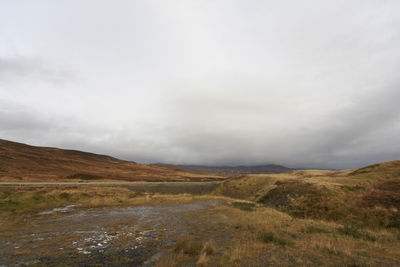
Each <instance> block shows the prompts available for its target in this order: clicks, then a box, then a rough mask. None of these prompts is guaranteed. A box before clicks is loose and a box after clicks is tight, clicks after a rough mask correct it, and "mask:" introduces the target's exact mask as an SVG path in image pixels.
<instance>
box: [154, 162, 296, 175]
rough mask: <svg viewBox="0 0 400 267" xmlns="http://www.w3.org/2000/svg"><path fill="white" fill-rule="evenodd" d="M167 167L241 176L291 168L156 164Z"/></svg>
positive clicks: (208, 173)
mask: <svg viewBox="0 0 400 267" xmlns="http://www.w3.org/2000/svg"><path fill="white" fill-rule="evenodd" d="M156 165H158V166H164V167H169V168H176V169H180V170H183V171H188V172H192V173H197V174H204V175H206V174H207V175H220V176H227V177H232V176H241V175H245V174H261V173H282V172H288V171H291V170H293V169H290V168H287V167H284V166H281V165H276V164H265V165H253V166H206V165H173V164H161V163H159V164H156Z"/></svg>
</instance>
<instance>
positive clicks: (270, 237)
mask: <svg viewBox="0 0 400 267" xmlns="http://www.w3.org/2000/svg"><path fill="white" fill-rule="evenodd" d="M259 239H260V240H261V241H263V242H264V243H274V244H276V245H279V246H283V247H284V246H287V245H292V244H293V243H292V242H291V241H290V240H287V239H284V238H281V237H277V236H275V234H274V233H272V232H264V231H262V232H260V233H259Z"/></svg>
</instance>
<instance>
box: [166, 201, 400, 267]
mask: <svg viewBox="0 0 400 267" xmlns="http://www.w3.org/2000/svg"><path fill="white" fill-rule="evenodd" d="M197 213H198V215H197V216H201V215H202V214H201V212H200V211H199V212H197ZM211 215H213V216H218V217H219V218H221V219H223V220H225V221H226V223H227V224H230V225H232V227H230V228H229V227H228V228H224V231H225V232H227V233H229V234H230V235H231V239H230V240H229V241H228V240H225V241H224V242H223V243H219V244H218V253H213V254H211V255H203V256H202V253H201V250H200V245H198V246H197V250H196V251H197V252H196V253H193V254H191V253H185V255H186V258H185V259H184V260H182V258H179V257H177V258H175V263H174V264H176V265H177V266H182V264H183V263H184V262H190V259H191V258H192V259H193V260H196V262H197V263H198V264H201V265H200V266H265V264H274V265H279V266H282V265H284V266H310V265H314V266H315V265H326V266H346V265H357V266H360V265H361V266H364V265H366V266H371V265H373V266H374V265H397V264H400V261H399V259H400V242H399V241H400V240H399V239H398V238H399V237H398V233H397V232H393V231H388V230H385V229H383V230H366V229H362V228H357V227H356V226H351V227H348V226H346V225H342V224H339V223H335V222H327V221H323V220H314V219H300V218H295V217H292V216H290V215H288V214H286V213H283V212H279V211H277V210H275V209H273V208H268V207H262V206H258V207H256V209H255V210H254V211H245V210H241V209H239V208H237V207H234V206H228V207H218V208H215V209H214V210H213V211H212V213H205V214H203V216H211ZM346 227H347V228H346ZM221 231H222V230H221ZM199 236H200V233H199ZM190 240H192V242H193V240H196V239H195V237H192V238H191V239H190ZM185 242H189V241H187V239H186V241H185ZM196 242H197V241H196ZM198 242H200V241H198ZM179 244H182V243H179ZM193 244H195V243H192V245H193ZM178 246H182V245H178ZM185 246H188V245H185ZM188 247H190V246H188ZM195 247H196V246H195ZM192 250H194V249H193V248H191V249H189V251H192ZM178 251H182V250H178ZM173 253H176V251H175V252H173ZM183 265H184V264H183Z"/></svg>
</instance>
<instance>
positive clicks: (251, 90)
mask: <svg viewBox="0 0 400 267" xmlns="http://www.w3.org/2000/svg"><path fill="white" fill-rule="evenodd" d="M39 2H40V5H39V4H37V3H30V2H29V3H28V2H25V3H24V5H21V4H18V3H17V1H8V2H3V3H1V4H0V31H1V32H2V34H1V35H0V138H6V139H10V140H17V141H21V142H24V141H25V142H30V143H32V144H38V145H50V146H60V147H65V148H74V149H83V150H89V151H93V152H97V153H106V154H111V155H113V156H117V157H121V158H123V159H129V160H135V161H139V162H170V163H191V164H262V163H279V164H283V165H288V166H290V167H315V168H318V167H320V168H323V167H325V168H348V167H358V166H362V165H364V164H369V163H373V162H378V161H383V160H390V159H398V158H400V145H398V144H400V118H399V114H400V108H399V107H400V106H399V105H398V103H397V102H398V99H400V93H399V92H400V90H399V86H400V80H399V78H398V74H397V72H398V69H399V68H400V64H399V62H400V49H399V47H400V30H399V27H398V26H397V25H399V24H400V17H399V16H398V14H399V12H400V2H398V1H379V2H378V1H374V0H367V1H365V0H363V1H361V0H354V1H345V0H339V1H334V2H329V3H328V2H326V1H318V0H310V1H294V0H293V1H290V0H287V1H280V2H279V3H278V2H268V1H255V2H251V3H250V2H248V1H243V0H235V1H228V0H219V1H211V2H210V1H206V2H201V3H200V2H195V1H180V0H173V1H169V2H168V3H167V2H165V1H160V0H150V1H146V2H140V3H139V2H135V1H115V2H113V3H112V4H111V3H110V2H109V1H98V2H97V3H96V6H93V3H91V2H90V1H83V2H82V1H64V0H63V1H59V2H57V4H54V3H53V2H52V1H50V0H40V1H39ZM78 5H79V9H78V10H77V8H76V7H77V6H78ZM288 7H290V8H288ZM75 11H76V12H75ZM72 16H73V17H74V19H73V20H71V17H72ZM16 18H17V19H16ZM33 20H34V21H35V22H36V23H35V24H33V23H31V21H33ZM10 21H14V22H15V23H13V24H11V23H10ZM16 55H17V56H16Z"/></svg>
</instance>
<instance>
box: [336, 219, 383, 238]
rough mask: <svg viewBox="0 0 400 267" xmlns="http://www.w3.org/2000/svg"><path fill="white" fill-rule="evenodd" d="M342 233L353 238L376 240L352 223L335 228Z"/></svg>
mask: <svg viewBox="0 0 400 267" xmlns="http://www.w3.org/2000/svg"><path fill="white" fill-rule="evenodd" d="M337 230H338V232H339V233H341V234H343V235H348V236H351V237H353V238H355V239H364V240H367V241H376V238H375V237H373V236H371V235H369V234H368V233H367V232H364V231H361V230H359V229H358V227H357V226H356V225H354V224H348V223H346V224H344V225H343V227H340V228H338V229H337Z"/></svg>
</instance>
